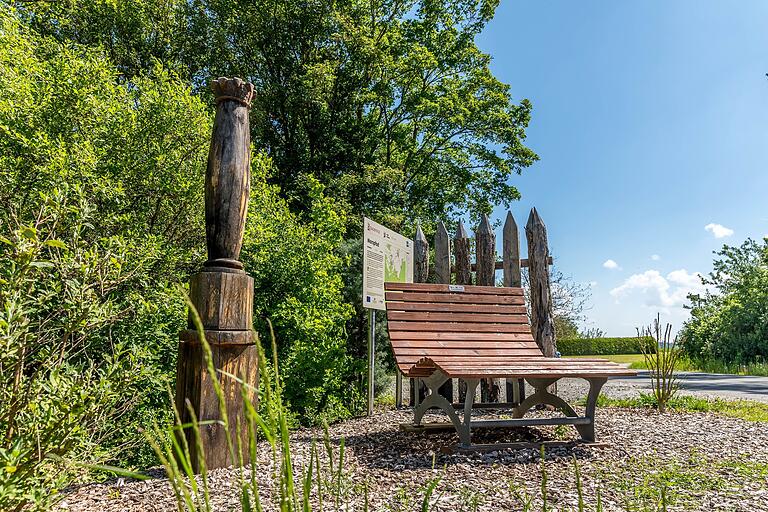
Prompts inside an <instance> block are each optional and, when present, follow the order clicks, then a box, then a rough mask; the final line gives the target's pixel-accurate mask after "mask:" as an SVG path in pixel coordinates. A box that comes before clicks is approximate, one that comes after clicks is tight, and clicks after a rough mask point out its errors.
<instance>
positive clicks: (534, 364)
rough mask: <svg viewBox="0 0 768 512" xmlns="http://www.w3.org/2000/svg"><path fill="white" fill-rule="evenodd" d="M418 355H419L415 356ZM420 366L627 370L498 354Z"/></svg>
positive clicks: (424, 362)
mask: <svg viewBox="0 0 768 512" xmlns="http://www.w3.org/2000/svg"><path fill="white" fill-rule="evenodd" d="M413 357H418V356H413ZM415 364H417V365H418V366H423V367H426V368H429V367H433V366H435V365H437V366H439V367H440V368H442V369H443V370H445V371H453V370H459V369H460V370H462V371H475V370H477V371H493V370H504V371H510V372H514V371H518V370H540V371H577V372H581V371H590V372H591V371H625V370H626V369H625V368H624V367H623V366H611V365H589V364H584V365H572V366H570V365H557V364H543V363H540V362H538V361H530V362H528V363H517V362H515V361H514V358H513V357H510V356H498V357H480V356H478V357H473V358H472V359H471V360H469V361H467V360H464V359H462V358H461V357H458V356H457V357H446V358H442V359H435V360H434V361H433V360H431V359H430V360H429V361H420V360H417V362H416V363H415Z"/></svg>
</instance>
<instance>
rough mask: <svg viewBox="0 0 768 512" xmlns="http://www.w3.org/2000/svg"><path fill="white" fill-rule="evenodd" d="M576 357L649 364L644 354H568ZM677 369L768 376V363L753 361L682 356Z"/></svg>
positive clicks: (632, 365) (637, 366) (643, 367)
mask: <svg viewBox="0 0 768 512" xmlns="http://www.w3.org/2000/svg"><path fill="white" fill-rule="evenodd" d="M567 357H569V358H570V357H574V358H589V359H595V358H598V359H608V360H609V361H613V362H615V363H624V364H626V363H629V367H630V368H631V369H633V370H647V369H648V366H647V365H646V364H645V359H644V357H643V354H613V355H597V356H594V355H593V356H588V355H584V356H567ZM677 371H679V372H702V373H723V374H727V375H756V376H760V377H768V363H762V362H758V363H751V364H745V365H739V364H728V363H723V362H722V361H713V360H710V361H691V360H690V359H687V358H685V357H683V358H681V359H680V360H679V361H678V364H677Z"/></svg>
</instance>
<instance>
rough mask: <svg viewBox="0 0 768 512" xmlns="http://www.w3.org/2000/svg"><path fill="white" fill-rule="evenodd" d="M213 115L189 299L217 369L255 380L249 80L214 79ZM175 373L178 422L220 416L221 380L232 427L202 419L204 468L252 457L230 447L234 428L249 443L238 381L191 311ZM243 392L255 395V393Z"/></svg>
mask: <svg viewBox="0 0 768 512" xmlns="http://www.w3.org/2000/svg"><path fill="white" fill-rule="evenodd" d="M212 88H213V92H214V94H215V96H216V117H215V120H214V124H213V134H212V137H211V148H210V151H209V153H208V167H207V171H206V176H205V232H206V243H207V249H208V260H207V261H206V262H205V264H204V265H203V269H202V271H201V272H199V273H197V274H195V275H194V276H192V278H191V280H190V291H189V294H190V300H191V302H192V304H193V305H194V307H195V309H196V310H197V312H198V314H199V315H200V319H201V322H202V324H203V330H204V334H205V338H206V340H207V341H208V343H209V345H210V348H211V355H212V358H213V364H214V367H215V369H216V370H217V371H218V370H221V371H222V372H226V373H229V374H232V375H235V376H237V377H239V378H242V379H243V380H245V381H246V382H248V383H249V384H252V385H253V386H258V378H259V374H258V351H257V348H256V345H255V341H256V334H255V332H254V331H253V325H252V317H253V278H252V277H250V276H249V275H247V274H246V273H245V271H244V270H243V264H242V263H241V262H240V261H239V257H240V249H241V247H242V242H243V233H244V229H245V219H246V213H247V209H248V195H249V191H250V127H249V123H248V108H249V106H250V102H251V99H252V97H253V85H252V84H250V83H248V82H245V81H243V80H241V79H239V78H234V79H228V78H219V79H217V80H215V81H214V82H213V83H212ZM179 337H180V339H181V342H180V343H179V358H178V365H177V376H176V407H177V409H178V411H179V413H180V415H181V420H182V423H188V422H190V421H191V420H192V416H191V414H190V412H189V411H188V408H187V404H189V406H190V407H191V408H192V410H193V411H194V413H195V416H196V417H197V418H198V420H199V421H201V422H203V421H208V420H220V419H221V413H220V405H219V402H218V398H217V397H216V394H215V393H214V387H213V383H212V382H213V381H212V380H211V379H212V378H218V379H219V382H220V383H221V386H222V390H223V392H224V396H225V397H227V403H226V404H225V407H226V411H227V417H228V420H229V432H227V431H225V429H224V427H223V426H222V425H220V424H218V423H210V424H203V425H200V437H201V445H202V446H201V448H202V453H203V455H204V456H205V464H206V467H207V468H208V469H214V468H219V467H227V466H231V465H234V464H238V463H239V460H240V459H239V456H240V455H241V456H242V461H243V462H244V463H248V462H249V455H248V453H247V450H246V452H245V453H243V454H237V453H235V454H232V453H230V451H229V448H228V447H229V443H228V440H227V436H229V438H230V439H231V441H232V444H234V446H237V441H236V436H237V433H238V431H239V432H240V435H241V440H242V441H243V443H244V446H246V447H247V446H248V436H247V433H248V429H247V422H246V419H245V408H244V404H243V399H242V395H241V392H240V388H241V385H240V384H239V383H238V382H237V381H236V380H235V379H233V378H231V377H228V376H226V375H225V374H224V373H219V374H218V375H217V376H215V377H212V376H211V375H209V373H208V371H207V369H206V364H205V360H204V354H203V350H202V345H201V343H200V340H199V335H198V332H197V331H196V330H195V324H194V321H193V313H192V312H191V311H190V315H189V320H188V328H187V329H186V330H184V331H182V332H181V333H180V334H179ZM246 399H248V400H250V401H251V402H253V403H255V402H256V399H257V397H256V395H255V394H254V393H253V392H249V393H247V396H246ZM184 435H185V436H186V438H187V442H188V443H189V445H190V455H191V457H192V464H193V469H194V470H195V471H198V470H199V469H200V462H201V461H200V460H198V457H197V453H198V447H197V440H196V439H195V436H194V434H193V432H192V429H186V430H185V432H184Z"/></svg>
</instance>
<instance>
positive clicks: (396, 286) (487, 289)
mask: <svg viewBox="0 0 768 512" xmlns="http://www.w3.org/2000/svg"><path fill="white" fill-rule="evenodd" d="M448 287H449V285H447V284H428V283H384V289H385V290H386V291H393V290H397V291H416V292H438V293H440V292H442V293H453V292H451V291H450V289H449V288H448ZM463 287H464V293H472V294H480V295H520V296H523V295H524V294H523V289H522V288H520V287H499V286H471V285H464V286H463Z"/></svg>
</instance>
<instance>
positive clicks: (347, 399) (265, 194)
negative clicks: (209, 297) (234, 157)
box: [242, 155, 364, 424]
mask: <svg viewBox="0 0 768 512" xmlns="http://www.w3.org/2000/svg"><path fill="white" fill-rule="evenodd" d="M252 167H253V180H252V188H251V203H250V204H251V206H250V207H249V208H250V210H249V213H248V220H247V224H246V231H245V240H244V242H243V252H242V260H243V262H244V264H245V266H246V271H247V272H248V273H249V274H251V275H252V276H253V277H254V280H255V298H254V308H255V310H256V313H257V315H258V317H259V318H257V319H256V320H257V321H256V322H255V325H256V327H257V329H259V331H260V333H261V334H262V337H264V338H265V339H266V338H267V337H268V336H269V329H268V328H267V326H266V323H265V322H264V320H263V319H264V318H269V320H270V321H271V322H272V323H273V324H274V326H275V331H276V332H277V333H278V338H277V348H278V351H279V356H280V359H281V367H282V373H283V379H284V382H285V398H286V402H287V403H288V404H289V406H290V408H291V410H292V411H293V412H295V413H296V414H298V416H299V419H300V421H302V423H307V424H318V423H320V422H322V421H323V420H325V421H333V420H337V419H342V418H346V417H349V416H350V415H352V414H353V413H354V412H359V411H360V410H361V409H362V407H363V406H364V403H363V396H362V394H361V393H360V390H359V387H358V376H359V375H360V374H361V373H362V371H363V369H364V366H363V365H364V361H362V360H359V359H355V358H353V357H352V356H351V355H350V354H349V351H348V347H347V341H346V338H347V337H346V333H345V330H344V325H345V322H346V321H347V319H348V318H349V317H350V315H351V314H352V307H351V306H350V305H349V304H347V303H346V302H344V298H343V296H342V287H343V283H342V280H341V276H340V270H341V268H342V266H343V265H344V263H345V262H344V260H343V259H342V258H341V257H340V256H339V254H338V253H337V251H336V249H337V248H338V247H339V245H340V244H341V242H342V235H343V229H344V222H345V220H346V216H345V212H344V210H342V209H341V208H339V206H338V205H337V204H336V203H335V202H334V201H332V200H331V199H330V198H328V197H326V196H325V195H324V194H323V187H322V186H321V185H319V184H318V183H317V182H316V181H314V180H313V179H312V178H307V179H306V181H307V184H308V187H309V188H310V197H311V199H312V203H311V204H307V205H306V207H307V210H306V213H304V214H295V213H292V212H291V211H290V209H289V207H288V203H287V202H286V201H285V200H283V199H282V198H280V196H279V189H278V188H277V187H276V186H272V185H269V184H267V177H268V176H269V175H270V173H271V172H272V168H271V164H270V162H269V160H268V159H266V158H265V157H264V156H263V155H255V158H254V159H253V165H252Z"/></svg>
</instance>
